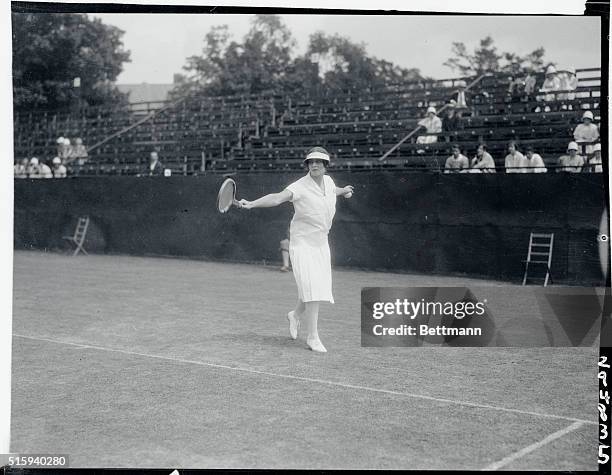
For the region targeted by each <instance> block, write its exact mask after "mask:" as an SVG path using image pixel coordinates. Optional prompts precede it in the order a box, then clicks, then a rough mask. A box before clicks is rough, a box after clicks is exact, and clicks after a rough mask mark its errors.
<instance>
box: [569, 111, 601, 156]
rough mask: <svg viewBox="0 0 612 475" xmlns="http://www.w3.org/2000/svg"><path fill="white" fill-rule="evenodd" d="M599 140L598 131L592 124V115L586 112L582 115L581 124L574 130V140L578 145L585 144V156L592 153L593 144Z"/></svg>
mask: <svg viewBox="0 0 612 475" xmlns="http://www.w3.org/2000/svg"><path fill="white" fill-rule="evenodd" d="M597 139H599V129H598V128H597V126H596V125H595V124H594V123H593V113H592V112H591V111H586V112H585V113H584V114H582V124H578V125H577V126H576V128H575V129H574V140H575V141H576V142H577V143H578V145H580V144H583V143H584V144H587V145H586V147H585V152H586V153H587V154H591V153H593V150H594V148H593V147H594V144H593V142H596V141H597Z"/></svg>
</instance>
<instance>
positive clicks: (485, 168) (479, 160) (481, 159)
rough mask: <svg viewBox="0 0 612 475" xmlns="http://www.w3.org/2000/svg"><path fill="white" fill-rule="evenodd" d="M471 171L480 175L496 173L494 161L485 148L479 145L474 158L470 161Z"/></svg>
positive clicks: (483, 145)
mask: <svg viewBox="0 0 612 475" xmlns="http://www.w3.org/2000/svg"><path fill="white" fill-rule="evenodd" d="M472 170H474V171H475V172H476V171H477V172H482V173H496V171H495V160H493V157H492V156H491V154H490V153H489V152H487V146H486V145H485V144H480V145H479V146H478V149H477V150H476V156H475V157H474V158H473V159H472Z"/></svg>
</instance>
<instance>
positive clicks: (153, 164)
mask: <svg viewBox="0 0 612 475" xmlns="http://www.w3.org/2000/svg"><path fill="white" fill-rule="evenodd" d="M163 174H164V166H163V165H162V164H161V162H160V161H159V156H158V155H157V152H151V154H150V155H149V165H148V167H147V172H146V173H145V175H149V176H163Z"/></svg>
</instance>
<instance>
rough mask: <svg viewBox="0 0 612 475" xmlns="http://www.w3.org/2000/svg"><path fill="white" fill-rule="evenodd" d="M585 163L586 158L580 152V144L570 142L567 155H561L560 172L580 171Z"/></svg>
mask: <svg viewBox="0 0 612 475" xmlns="http://www.w3.org/2000/svg"><path fill="white" fill-rule="evenodd" d="M583 165H584V158H582V156H581V155H579V154H578V144H577V143H576V142H570V143H569V144H568V145H567V155H561V156H560V157H559V168H557V171H558V172H570V173H580V172H581V171H582V166H583Z"/></svg>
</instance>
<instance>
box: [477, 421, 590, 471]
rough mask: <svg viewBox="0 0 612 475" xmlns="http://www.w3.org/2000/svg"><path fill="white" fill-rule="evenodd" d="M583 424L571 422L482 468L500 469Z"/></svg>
mask: <svg viewBox="0 0 612 475" xmlns="http://www.w3.org/2000/svg"><path fill="white" fill-rule="evenodd" d="M583 425H584V422H574V423H573V424H571V425H569V426H567V427H565V428H563V429H561V430H558V431H557V432H553V433H552V434H550V435H549V436H547V437H545V438H544V439H542V440H540V441H539V442H536V443H534V444H531V445H528V446H527V447H524V448H522V449H521V450H519V451H518V452H514V453H513V454H510V455H508V456H507V457H504V458H503V459H501V460H498V461H497V462H493V463H492V464H490V465H487V466H486V467H485V468H483V469H482V470H499V469H500V468H502V467H505V466H506V465H508V464H509V463H511V462H514V461H515V460H518V459H520V458H521V457H523V456H524V455H527V454H528V453H531V452H533V451H534V450H537V449H539V448H540V447H543V446H544V445H546V444H548V443H549V442H552V441H553V440H557V439H559V438H560V437H563V436H564V435H565V434H569V433H570V432H573V431H575V430H576V429H578V428H579V427H582V426H583Z"/></svg>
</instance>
